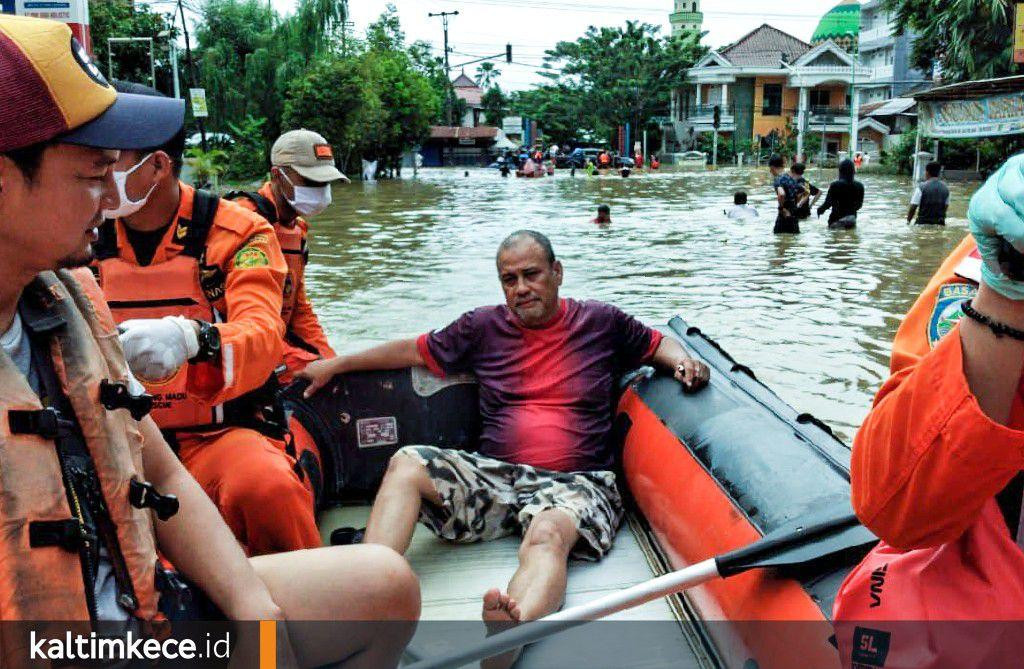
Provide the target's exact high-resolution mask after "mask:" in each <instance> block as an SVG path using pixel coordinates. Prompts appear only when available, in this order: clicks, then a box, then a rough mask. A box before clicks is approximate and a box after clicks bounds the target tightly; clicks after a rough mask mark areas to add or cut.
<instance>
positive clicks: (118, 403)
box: [100, 379, 153, 420]
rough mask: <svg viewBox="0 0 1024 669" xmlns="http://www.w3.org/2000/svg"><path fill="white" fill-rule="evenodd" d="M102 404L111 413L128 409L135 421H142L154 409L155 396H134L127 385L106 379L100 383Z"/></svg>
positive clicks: (146, 394) (145, 394) (144, 394)
mask: <svg viewBox="0 0 1024 669" xmlns="http://www.w3.org/2000/svg"><path fill="white" fill-rule="evenodd" d="M100 402H101V403H102V404H103V406H104V407H105V408H107V409H108V410H110V411H114V410H115V409H128V413H130V414H131V415H132V418H134V419H135V420H142V419H143V418H145V417H146V416H147V415H149V412H150V411H151V410H152V409H153V396H152V395H150V394H149V393H142V394H141V395H132V394H131V392H129V390H128V386H127V385H125V384H123V383H115V382H113V381H107V380H106V379H103V380H102V381H100Z"/></svg>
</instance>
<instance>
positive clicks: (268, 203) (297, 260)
mask: <svg viewBox="0 0 1024 669" xmlns="http://www.w3.org/2000/svg"><path fill="white" fill-rule="evenodd" d="M239 198H246V199H248V200H250V201H251V202H252V203H253V205H254V206H255V207H256V213H257V214H259V215H260V216H262V217H263V218H265V219H267V222H268V223H270V224H271V225H273V226H274V233H275V234H276V235H277V241H278V243H279V244H280V245H281V252H282V253H283V254H284V261H285V263H286V264H287V265H288V276H287V277H285V280H284V295H283V297H284V300H283V303H282V305H281V320H283V321H284V324H285V327H286V328H287V327H288V326H289V325H290V324H291V322H292V314H293V313H294V312H295V303H296V301H297V300H298V297H299V285H298V283H299V278H300V277H302V276H303V275H304V274H305V272H306V263H307V262H308V261H309V250H308V247H307V245H306V234H305V229H304V227H305V226H306V222H305V221H304V220H303V219H302V218H301V217H296V218H295V222H294V224H293V225H291V226H286V225H282V224H281V222H280V221H279V220H278V217H277V206H276V205H275V204H274V203H273V201H272V200H270V198H268V197H267V196H266V195H264V194H263V193H254V192H250V191H240V190H236V191H231V192H230V193H228V194H226V195H225V196H224V199H225V200H238V199H239ZM243 204H244V203H243Z"/></svg>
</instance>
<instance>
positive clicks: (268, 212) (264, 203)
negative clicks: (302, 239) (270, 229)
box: [224, 190, 277, 224]
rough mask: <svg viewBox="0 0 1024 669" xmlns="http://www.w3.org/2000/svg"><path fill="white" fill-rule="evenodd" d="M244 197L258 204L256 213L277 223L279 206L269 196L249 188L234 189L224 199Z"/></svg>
mask: <svg viewBox="0 0 1024 669" xmlns="http://www.w3.org/2000/svg"><path fill="white" fill-rule="evenodd" d="M243 197H245V198H248V199H250V200H252V203H253V204H254V205H256V213H257V214H259V215H260V216H262V217H263V218H265V219H267V222H268V223H271V224H273V223H277V207H276V206H274V203H273V202H271V201H270V200H269V199H268V198H265V197H263V196H262V195H260V194H259V193H256V192H254V191H249V190H233V191H231V192H229V193H228V194H227V195H225V196H224V199H225V200H238V199H240V198H243Z"/></svg>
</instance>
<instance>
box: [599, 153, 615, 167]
mask: <svg viewBox="0 0 1024 669" xmlns="http://www.w3.org/2000/svg"><path fill="white" fill-rule="evenodd" d="M597 162H598V163H600V164H602V165H610V164H611V162H612V157H611V156H609V155H608V154H607V153H602V154H601V155H599V156H598V157H597Z"/></svg>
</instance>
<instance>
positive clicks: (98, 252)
mask: <svg viewBox="0 0 1024 669" xmlns="http://www.w3.org/2000/svg"><path fill="white" fill-rule="evenodd" d="M98 232H99V239H97V240H96V241H95V242H93V244H92V252H93V254H95V256H96V260H107V259H108V258H116V257H117V225H116V224H115V223H114V220H113V219H111V218H108V219H107V220H105V221H103V224H102V225H100V227H99V230H98Z"/></svg>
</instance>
